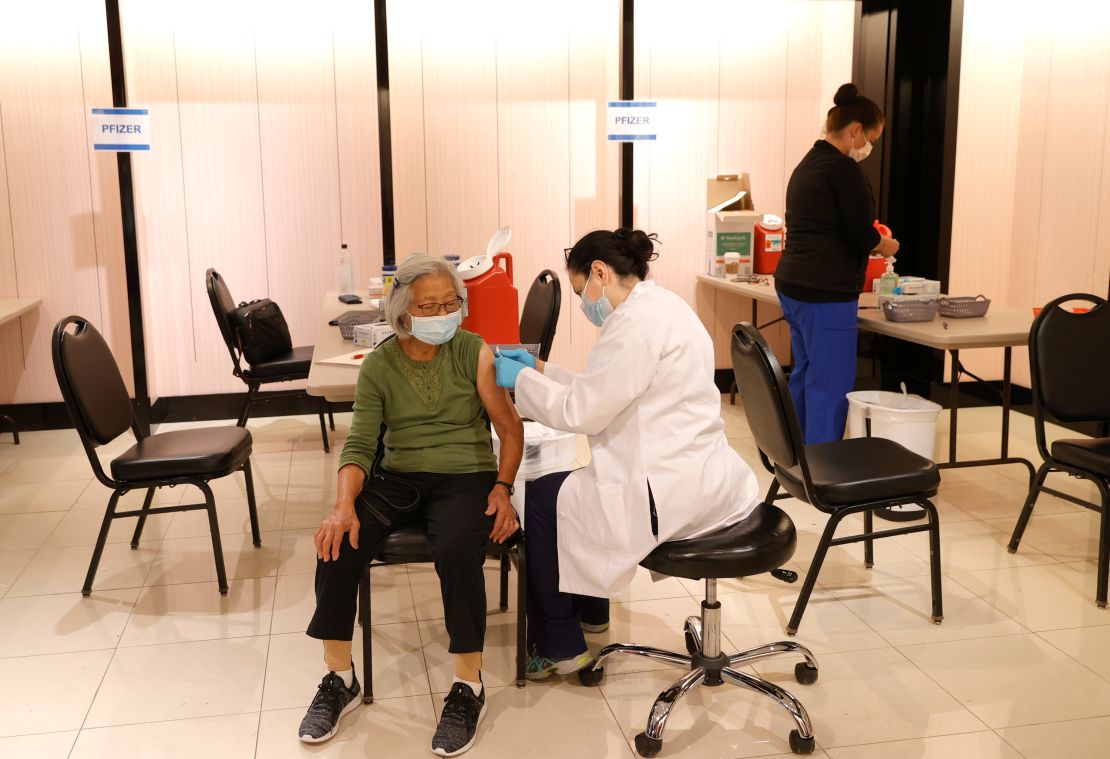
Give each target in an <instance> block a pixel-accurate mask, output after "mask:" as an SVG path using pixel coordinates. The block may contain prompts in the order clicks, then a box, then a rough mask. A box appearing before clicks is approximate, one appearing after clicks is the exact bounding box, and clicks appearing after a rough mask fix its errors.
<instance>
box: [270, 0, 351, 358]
mask: <svg viewBox="0 0 1110 759" xmlns="http://www.w3.org/2000/svg"><path fill="white" fill-rule="evenodd" d="M302 7H303V4H302V3H299V2H295V0H283V1H282V2H277V3H275V2H269V3H267V6H266V13H265V14H263V15H260V16H259V17H258V19H257V21H256V26H255V32H254V39H255V66H256V67H257V88H258V126H259V133H260V137H261V151H260V154H261V157H262V162H261V163H262V165H261V172H262V191H263V207H264V209H265V224H266V257H267V261H273V262H274V263H275V264H277V263H278V262H280V265H274V266H269V267H268V273H269V276H268V283H267V284H268V293H269V296H270V297H271V298H273V299H274V300H275V301H277V302H278V303H279V304H280V305H281V307H282V311H283V313H284V314H285V318H286V321H287V322H288V323H289V331H290V334H291V335H292V338H293V344H294V345H306V344H311V343H312V341H313V340H314V339H315V336H316V331H317V330H318V329H319V322H320V301H321V294H322V293H324V292H326V291H327V290H330V289H333V288H335V287H336V284H337V281H336V262H337V260H338V257H339V250H340V248H339V246H340V244H341V243H342V242H346V241H345V240H343V239H342V237H341V232H340V209H341V205H340V195H339V165H340V156H339V142H338V131H337V124H336V100H335V67H334V61H335V50H334V45H333V32H332V23H331V22H332V18H331V17H330V16H329V15H328V14H327V13H326V12H325V13H321V14H315V13H309V14H305V13H301V12H299V10H300V8H302ZM371 81H372V80H371ZM348 249H349V250H350V251H351V253H352V258H353V257H354V254H355V253H356V251H355V249H354V247H351V248H348ZM357 252H358V253H359V254H360V255H359V259H360V261H359V263H360V264H361V258H362V255H365V250H360V251H357ZM356 268H357V269H358V270H359V272H360V273H362V274H364V275H365V272H366V267H365V266H362V265H359V266H358V267H356Z"/></svg>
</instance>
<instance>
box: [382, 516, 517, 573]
mask: <svg viewBox="0 0 1110 759" xmlns="http://www.w3.org/2000/svg"><path fill="white" fill-rule="evenodd" d="M523 537H524V533H523V532H521V531H520V530H517V531H516V533H515V534H514V535H512V536H511V537H510V538H509V539H508V540H506V541H505V542H504V543H494V542H493V541H490V542H488V543H486V554H487V555H490V556H500V555H501V554H503V553H507V552H509V551H512V550H513V549H515V548H516V546H517V544H518V543H521V542H523V541H522V540H521V539H522V538H523ZM374 559H375V560H377V561H380V562H382V563H384V564H424V563H427V562H430V561H431V560H432V555H431V553H430V549H429V548H428V532H427V530H425V529H424V527H423V526H422V525H420V526H418V525H409V526H407V527H400V528H398V529H396V530H394V531H393V532H391V533H389V536H388V537H386V539H385V541H384V542H383V543H382V547H381V549H380V550H379V551H378V555H377V556H375V557H374Z"/></svg>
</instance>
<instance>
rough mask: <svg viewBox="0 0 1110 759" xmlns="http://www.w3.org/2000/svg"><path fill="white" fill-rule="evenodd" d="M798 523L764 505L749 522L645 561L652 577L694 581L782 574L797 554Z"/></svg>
mask: <svg viewBox="0 0 1110 759" xmlns="http://www.w3.org/2000/svg"><path fill="white" fill-rule="evenodd" d="M797 542H798V538H797V534H796V533H795V531H794V523H793V522H791V521H790V517H788V516H787V515H786V513H785V512H784V511H783V510H782V509H780V508H779V507H777V506H774V505H771V504H768V503H762V504H760V505H759V506H757V507H756V508H755V511H753V512H752V513H751V514H749V515H748V517H747V518H746V519H742V520H741V521H739V522H737V523H736V524H733V525H729V526H728V527H725V528H723V529H720V530H717V531H716V532H711V533H709V534H708V535H703V536H701V537H698V538H689V539H687V540H672V541H670V542H667V543H663V544H662V545H660V546H659V547H658V548H656V549H655V550H654V551H652V552H651V553H650V554H648V556H647V558H645V559H644V560H643V561H641V562H640V566H643V567H646V568H648V569H650V570H652V571H653V572H659V573H660V574H665V575H669V576H671V577H685V578H687V579H690V580H704V579H706V578H710V577H713V578H717V577H744V576H747V575H757V574H762V573H763V572H770V571H771V570H772V569H778V568H779V567H781V566H782V565H783V564H785V563H786V562H787V561H789V560H790V557H791V556H793V555H794V547H795V546H796V545H797Z"/></svg>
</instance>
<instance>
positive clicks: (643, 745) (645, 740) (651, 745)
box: [636, 733, 813, 756]
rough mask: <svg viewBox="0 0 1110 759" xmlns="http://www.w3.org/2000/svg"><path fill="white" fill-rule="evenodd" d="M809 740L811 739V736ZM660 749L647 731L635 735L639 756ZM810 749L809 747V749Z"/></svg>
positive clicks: (661, 746) (651, 753)
mask: <svg viewBox="0 0 1110 759" xmlns="http://www.w3.org/2000/svg"><path fill="white" fill-rule="evenodd" d="M810 740H813V739H812V738H811V739H810ZM791 745H793V744H791ZM662 749H663V741H661V740H659V739H658V738H649V737H648V734H647V733H640V734H639V735H637V736H636V753H638V754H639V755H640V756H655V755H656V754H658V753H659V752H660V751H661V750H662ZM812 750H813V749H812V748H811V749H810V751H812Z"/></svg>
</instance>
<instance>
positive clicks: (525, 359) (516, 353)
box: [497, 348, 536, 369]
mask: <svg viewBox="0 0 1110 759" xmlns="http://www.w3.org/2000/svg"><path fill="white" fill-rule="evenodd" d="M497 355H498V356H504V357H505V358H511V359H512V360H513V361H516V362H518V363H521V364H524V365H525V366H527V367H528V368H529V369H535V368H536V357H535V356H533V355H532V354H531V353H529V352H528V351H526V350H521V349H519V348H514V349H512V350H507V351H504V350H503V351H498V352H497Z"/></svg>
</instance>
